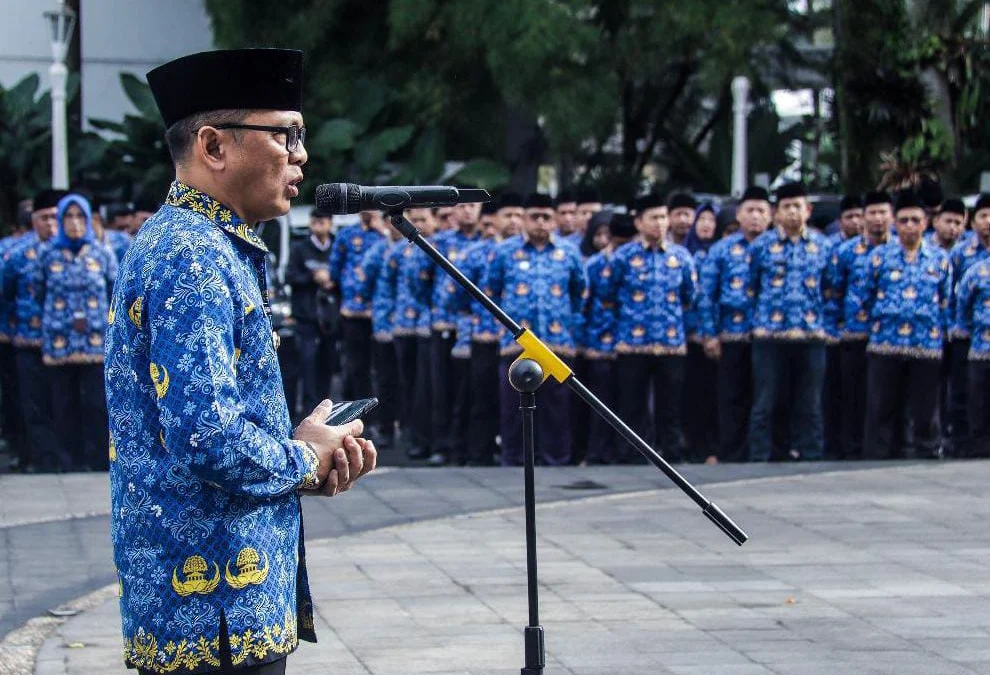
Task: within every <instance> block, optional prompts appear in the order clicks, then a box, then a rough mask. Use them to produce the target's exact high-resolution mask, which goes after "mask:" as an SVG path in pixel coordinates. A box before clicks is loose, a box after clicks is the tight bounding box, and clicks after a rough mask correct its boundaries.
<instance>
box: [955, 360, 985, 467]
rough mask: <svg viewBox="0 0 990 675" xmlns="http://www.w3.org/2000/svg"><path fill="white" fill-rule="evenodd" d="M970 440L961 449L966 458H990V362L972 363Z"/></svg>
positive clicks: (970, 364)
mask: <svg viewBox="0 0 990 675" xmlns="http://www.w3.org/2000/svg"><path fill="white" fill-rule="evenodd" d="M967 380H968V384H969V392H968V393H969V433H970V437H969V439H968V440H967V441H966V442H965V443H964V444H963V446H962V447H961V448H960V449H961V452H960V454H961V455H963V456H966V457H990V414H988V409H987V406H988V405H990V361H970V362H969V373H968V378H967Z"/></svg>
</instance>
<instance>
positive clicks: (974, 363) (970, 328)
mask: <svg viewBox="0 0 990 675" xmlns="http://www.w3.org/2000/svg"><path fill="white" fill-rule="evenodd" d="M954 327H955V328H956V329H957V330H959V331H960V332H961V333H962V334H965V335H969V336H970V347H969V354H968V361H969V373H968V378H967V381H968V384H969V397H968V400H969V434H970V435H969V437H968V438H967V439H965V440H964V441H963V442H962V443H960V444H959V445H958V446H957V447H956V452H957V455H958V456H960V457H990V415H987V408H988V404H990V259H984V260H982V261H980V262H978V263H976V264H975V265H972V266H970V268H969V270H967V271H966V274H965V275H963V278H962V279H961V280H960V281H959V283H958V284H957V285H956V297H955V326H954Z"/></svg>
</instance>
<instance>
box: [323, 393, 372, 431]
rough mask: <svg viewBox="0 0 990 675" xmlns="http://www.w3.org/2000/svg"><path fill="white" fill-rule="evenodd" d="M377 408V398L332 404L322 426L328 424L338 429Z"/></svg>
mask: <svg viewBox="0 0 990 675" xmlns="http://www.w3.org/2000/svg"><path fill="white" fill-rule="evenodd" d="M377 407H378V399H377V398H362V399H360V400H358V401H341V402H340V403H334V404H333V409H332V410H331V411H330V416H329V417H327V419H326V421H325V422H324V424H329V425H330V426H332V427H339V426H340V425H341V424H347V423H348V422H353V421H354V420H356V419H358V418H359V417H363V416H364V415H366V414H367V413H369V412H371V411H372V410H374V409H375V408H377Z"/></svg>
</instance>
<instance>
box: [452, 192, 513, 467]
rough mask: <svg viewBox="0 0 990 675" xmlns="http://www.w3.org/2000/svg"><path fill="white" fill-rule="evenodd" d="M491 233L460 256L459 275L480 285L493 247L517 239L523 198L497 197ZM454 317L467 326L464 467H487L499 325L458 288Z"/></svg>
mask: <svg viewBox="0 0 990 675" xmlns="http://www.w3.org/2000/svg"><path fill="white" fill-rule="evenodd" d="M494 204H495V217H494V222H493V228H492V229H483V230H482V232H483V235H484V236H483V237H482V239H481V240H479V241H477V242H475V243H474V244H471V246H469V247H468V248H467V249H465V251H464V256H463V258H462V263H463V264H462V266H461V271H462V272H463V273H464V275H465V276H466V277H467V278H468V279H470V280H471V281H472V282H474V283H475V284H476V285H479V286H480V285H481V283H482V277H483V275H484V272H485V270H486V269H487V268H488V265H489V262H490V260H491V257H492V256H493V255H494V252H495V248H496V246H497V245H498V244H499V243H500V242H502V241H505V240H506V239H508V238H510V237H515V236H518V235H519V233H520V231H521V230H522V223H523V220H524V219H525V217H526V213H525V211H524V210H523V206H522V205H523V199H522V197H521V196H520V195H518V194H516V193H514V192H507V193H504V194H502V195H499V196H498V198H497V199H496V200H495V202H494ZM452 301H453V302H454V304H455V305H456V308H457V310H456V311H457V312H458V315H459V316H464V317H466V320H467V321H469V322H470V330H471V336H470V339H471V344H470V354H471V362H470V365H469V373H468V381H469V382H470V389H471V409H470V411H469V413H468V417H469V428H470V429H471V433H470V434H468V438H467V457H466V462H467V464H468V465H469V466H490V465H492V464H493V462H494V457H495V453H496V451H497V447H498V446H497V445H496V443H495V440H496V437H497V436H498V425H499V409H498V406H495V405H493V404H492V402H493V401H498V400H499V340H500V338H501V336H502V330H503V328H502V325H501V324H500V323H499V322H498V321H496V320H495V318H494V317H493V316H492V315H491V314H489V313H488V311H487V310H486V309H485V308H484V307H482V306H481V304H479V303H478V302H477V301H476V300H474V299H472V298H471V296H470V295H468V293H467V292H466V291H464V290H463V289H461V288H458V289H457V293H455V294H454V295H453V296H452Z"/></svg>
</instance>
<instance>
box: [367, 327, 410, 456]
mask: <svg viewBox="0 0 990 675" xmlns="http://www.w3.org/2000/svg"><path fill="white" fill-rule="evenodd" d="M371 362H372V364H373V366H374V373H375V396H376V397H377V398H378V409H377V410H376V411H375V412H373V413H371V415H369V419H370V420H371V421H372V423H373V424H375V425H376V426H377V427H378V428H379V430H380V431H381V432H382V433H384V434H385V436H386V437H387V438H391V437H392V433H393V432H394V430H395V422H396V420H398V419H399V401H400V400H401V398H402V391H401V388H400V386H399V362H398V360H397V358H396V355H395V343H394V342H392V341H389V342H378V341H377V340H376V341H373V342H372V343H371Z"/></svg>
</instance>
